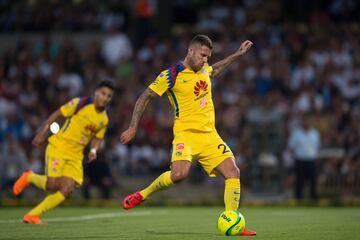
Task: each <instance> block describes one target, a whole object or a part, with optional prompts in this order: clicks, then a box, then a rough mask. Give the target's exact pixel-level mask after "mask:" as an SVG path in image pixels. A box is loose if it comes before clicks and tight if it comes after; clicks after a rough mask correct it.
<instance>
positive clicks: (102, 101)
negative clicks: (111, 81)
mask: <svg viewBox="0 0 360 240" xmlns="http://www.w3.org/2000/svg"><path fill="white" fill-rule="evenodd" d="M113 94H114V91H113V90H112V89H110V88H107V87H101V88H98V89H97V90H96V91H95V99H94V103H95V107H97V108H105V107H106V105H108V103H109V102H110V101H111V99H112V97H113Z"/></svg>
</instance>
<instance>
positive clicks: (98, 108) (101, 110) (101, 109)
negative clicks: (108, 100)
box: [95, 105, 105, 113]
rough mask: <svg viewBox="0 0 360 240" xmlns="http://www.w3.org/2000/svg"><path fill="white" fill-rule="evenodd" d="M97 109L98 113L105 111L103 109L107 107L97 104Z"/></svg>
mask: <svg viewBox="0 0 360 240" xmlns="http://www.w3.org/2000/svg"><path fill="white" fill-rule="evenodd" d="M95 111H96V112H98V113H100V112H103V111H105V107H99V106H96V105H95Z"/></svg>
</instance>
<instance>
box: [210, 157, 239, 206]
mask: <svg viewBox="0 0 360 240" xmlns="http://www.w3.org/2000/svg"><path fill="white" fill-rule="evenodd" d="M215 170H216V171H217V172H219V173H220V174H221V175H222V176H224V178H225V191H224V202H225V210H233V211H236V210H237V209H238V207H239V201H240V170H239V168H238V167H237V166H236V164H235V161H234V158H232V157H229V158H226V159H225V160H224V161H223V162H221V163H220V164H219V165H218V166H217V167H216V168H215Z"/></svg>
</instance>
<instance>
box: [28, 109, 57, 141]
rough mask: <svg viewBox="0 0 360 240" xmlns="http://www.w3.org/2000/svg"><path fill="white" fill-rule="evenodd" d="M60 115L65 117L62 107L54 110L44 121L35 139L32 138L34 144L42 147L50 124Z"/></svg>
mask: <svg viewBox="0 0 360 240" xmlns="http://www.w3.org/2000/svg"><path fill="white" fill-rule="evenodd" d="M60 117H63V115H62V113H61V111H60V109H58V110H56V111H55V112H53V113H52V114H51V115H50V116H49V117H48V118H47V119H46V121H45V122H44V123H43V125H42V126H41V128H40V129H39V131H38V132H37V134H36V135H35V137H34V139H33V140H32V145H33V146H35V147H40V145H41V144H42V143H43V142H44V140H45V136H46V133H47V132H48V130H49V127H50V124H52V123H53V122H55V121H56V120H57V119H59V118H60Z"/></svg>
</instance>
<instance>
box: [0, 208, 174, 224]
mask: <svg viewBox="0 0 360 240" xmlns="http://www.w3.org/2000/svg"><path fill="white" fill-rule="evenodd" d="M167 213H168V212H167V211H165V210H161V211H156V212H154V211H142V212H129V213H127V212H117V213H100V214H91V215H83V216H76V217H58V218H45V219H43V221H44V223H47V222H65V221H66V222H77V221H88V220H94V219H104V218H117V217H139V216H149V215H153V214H154V215H159V214H167ZM21 222H22V220H20V219H9V220H0V224H7V223H21Z"/></svg>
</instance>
